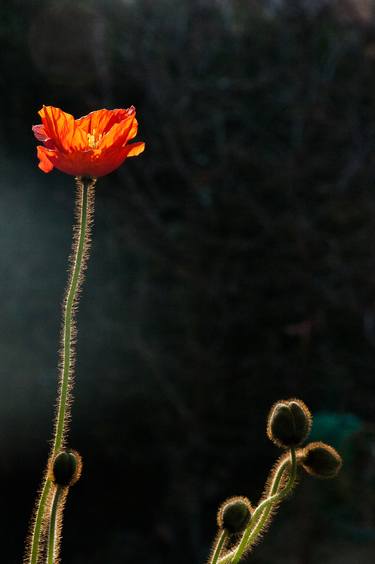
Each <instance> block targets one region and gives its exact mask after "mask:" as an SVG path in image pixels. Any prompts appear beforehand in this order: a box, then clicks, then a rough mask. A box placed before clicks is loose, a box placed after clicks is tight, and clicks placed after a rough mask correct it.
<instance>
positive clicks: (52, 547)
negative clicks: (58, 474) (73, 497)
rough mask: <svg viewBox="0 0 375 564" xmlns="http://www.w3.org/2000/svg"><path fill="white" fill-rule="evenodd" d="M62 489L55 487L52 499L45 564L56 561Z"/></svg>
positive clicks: (53, 563) (52, 563)
mask: <svg viewBox="0 0 375 564" xmlns="http://www.w3.org/2000/svg"><path fill="white" fill-rule="evenodd" d="M64 489H66V488H62V487H61V486H56V488H55V492H54V495H53V499H52V506H51V515H50V522H49V529H48V541H47V564H55V563H56V562H57V561H58V556H59V554H58V553H59V545H60V531H59V528H60V523H59V512H60V511H61V503H60V502H63V498H62V493H63V491H64Z"/></svg>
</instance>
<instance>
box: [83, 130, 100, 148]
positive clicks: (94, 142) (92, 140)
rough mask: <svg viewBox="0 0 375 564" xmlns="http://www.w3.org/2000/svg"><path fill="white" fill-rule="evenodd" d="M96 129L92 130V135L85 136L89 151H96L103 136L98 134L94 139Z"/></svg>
mask: <svg viewBox="0 0 375 564" xmlns="http://www.w3.org/2000/svg"><path fill="white" fill-rule="evenodd" d="M95 134H96V129H95V128H94V129H93V130H92V133H88V134H87V142H88V144H89V147H90V149H96V148H97V146H98V145H99V143H100V141H101V140H102V137H103V134H102V133H99V137H98V138H96V136H95Z"/></svg>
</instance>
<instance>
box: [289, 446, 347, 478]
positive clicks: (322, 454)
mask: <svg viewBox="0 0 375 564" xmlns="http://www.w3.org/2000/svg"><path fill="white" fill-rule="evenodd" d="M297 458H298V462H299V464H301V466H302V467H303V468H304V470H306V472H307V473H308V474H311V475H312V476H315V477H317V478H334V477H335V476H336V475H337V474H338V473H339V471H340V468H341V466H342V458H341V456H340V455H339V453H338V452H337V450H335V449H334V448H333V447H331V446H330V445H326V444H325V443H321V442H317V443H310V444H308V445H307V446H306V447H305V448H303V449H301V451H300V452H298V455H297Z"/></svg>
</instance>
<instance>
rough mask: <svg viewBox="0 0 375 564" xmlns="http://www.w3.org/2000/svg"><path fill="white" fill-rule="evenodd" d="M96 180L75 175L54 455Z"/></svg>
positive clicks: (31, 555) (45, 499)
mask: <svg viewBox="0 0 375 564" xmlns="http://www.w3.org/2000/svg"><path fill="white" fill-rule="evenodd" d="M95 182H96V179H94V178H81V177H78V178H76V185H77V195H76V206H75V217H76V224H75V226H74V231H73V245H72V252H71V256H70V261H69V262H70V265H71V266H70V270H69V282H68V286H67V289H66V294H65V299H64V307H63V326H62V333H61V361H60V380H59V393H58V403H57V415H56V421H55V427H54V438H53V448H52V452H51V455H50V457H51V458H52V457H55V456H56V454H58V453H59V452H60V450H61V449H62V448H63V447H64V445H65V441H66V434H67V423H68V421H69V410H70V404H71V399H70V395H71V394H70V392H71V388H72V383H73V368H74V342H75V334H76V330H75V314H76V310H77V308H76V306H77V303H78V295H79V289H80V287H81V284H82V281H83V273H84V271H85V269H86V265H87V260H88V254H89V247H90V236H91V223H92V215H93V208H94V186H95ZM51 486H52V482H51V479H50V478H49V476H48V472H47V473H46V477H45V480H44V483H43V487H42V490H41V493H40V497H39V500H38V504H37V509H36V512H35V518H34V520H33V525H32V527H33V528H32V531H31V539H30V546H29V549H28V552H27V554H26V559H25V564H39V553H40V549H41V547H42V546H41V545H42V544H43V540H44V536H45V535H44V533H45V528H46V525H45V523H46V517H47V506H48V505H49V501H50V491H51ZM48 509H49V510H51V508H50V507H49V508H48Z"/></svg>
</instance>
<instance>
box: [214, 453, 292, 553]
mask: <svg viewBox="0 0 375 564" xmlns="http://www.w3.org/2000/svg"><path fill="white" fill-rule="evenodd" d="M288 466H290V467H291V469H290V473H289V478H288V482H287V484H286V486H285V488H283V489H282V490H281V491H278V490H279V487H280V483H281V480H282V477H283V475H284V472H285V470H286V469H287V468H288ZM296 472H297V462H296V453H295V449H294V448H292V449H291V450H290V457H288V458H285V460H283V461H282V462H281V463H280V464H279V466H278V468H277V470H276V472H275V475H274V478H273V480H272V484H271V488H270V495H269V497H267V498H266V499H264V500H263V501H262V502H261V503H260V504H259V505H258V507H257V508H256V509H255V511H254V513H253V515H252V518H251V521H250V523H249V526H248V527H247V529H246V530H245V532H244V534H243V536H242V539H241V541H240V543H239V545H238V546H237V547H236V548H235V549H234V551H231V552H230V553H229V554H227V555H225V556H224V557H223V558H220V560H219V564H229V563H230V564H238V562H239V561H240V559H241V557H242V556H243V553H244V552H245V551H246V550H247V549H248V548H250V547H251V546H252V545H253V544H254V542H255V541H256V539H257V537H258V536H259V534H260V533H261V532H262V530H263V528H264V526H265V524H266V523H267V520H268V518H269V516H270V513H271V510H272V506H273V505H275V503H278V502H279V501H281V500H282V499H283V498H284V497H286V496H287V495H288V494H289V493H290V491H291V490H292V488H293V485H294V482H295V479H296Z"/></svg>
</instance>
